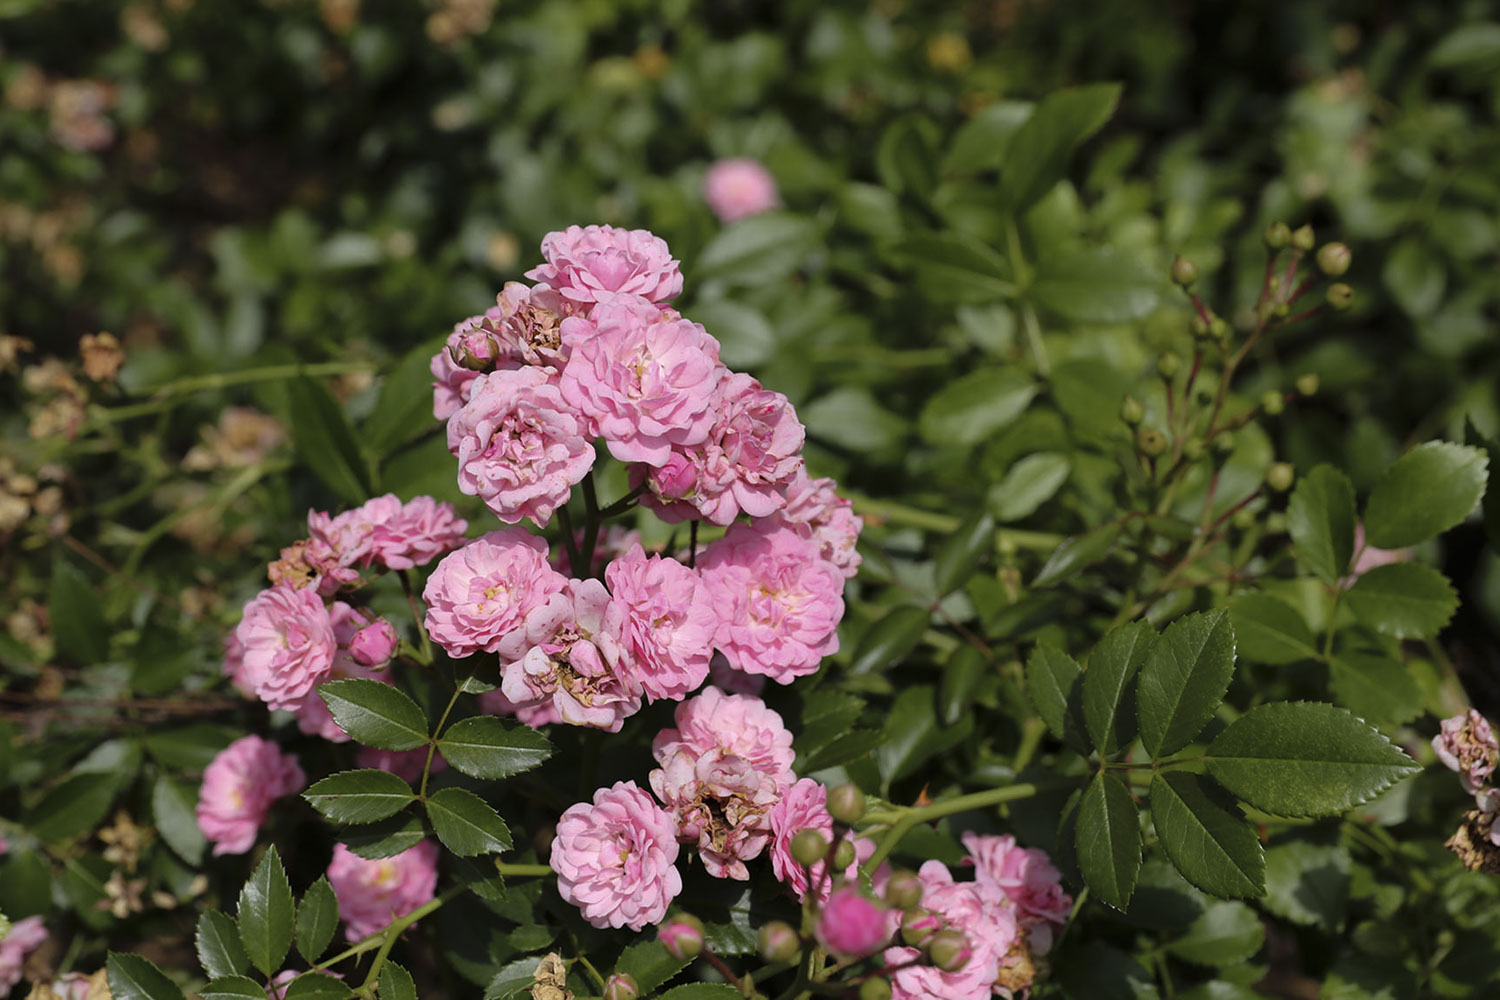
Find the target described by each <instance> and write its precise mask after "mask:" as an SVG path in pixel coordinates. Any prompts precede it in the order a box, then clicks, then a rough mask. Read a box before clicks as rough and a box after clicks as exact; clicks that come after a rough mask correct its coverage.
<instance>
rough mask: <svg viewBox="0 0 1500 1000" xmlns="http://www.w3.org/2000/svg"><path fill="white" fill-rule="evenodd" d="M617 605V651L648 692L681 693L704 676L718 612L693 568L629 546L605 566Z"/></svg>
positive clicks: (633, 679) (678, 695)
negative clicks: (622, 553) (623, 552)
mask: <svg viewBox="0 0 1500 1000" xmlns="http://www.w3.org/2000/svg"><path fill="white" fill-rule="evenodd" d="M604 579H605V581H606V582H607V583H608V585H609V591H610V595H611V597H612V598H613V599H614V601H615V602H616V603H617V604H619V605H620V606H621V607H620V623H621V633H620V645H621V655H622V656H623V657H624V660H625V662H626V663H628V675H629V680H630V681H631V682H633V684H634V686H636V687H638V688H639V689H640V690H641V691H642V692H643V693H644V694H645V695H646V696H647V697H649V698H652V699H657V698H682V697H683V696H684V695H686V694H688V693H689V692H691V691H693V690H695V689H696V688H698V687H699V686H701V685H702V684H703V681H704V680H705V679H706V678H707V677H708V660H709V656H710V655H711V654H712V652H713V640H714V631H715V629H716V628H717V627H718V624H719V618H718V615H716V614H715V613H714V609H713V605H712V604H710V603H709V598H708V591H707V590H706V589H705V588H704V586H703V583H702V581H701V580H700V579H699V578H698V574H697V573H695V572H693V571H692V570H691V569H689V568H688V567H686V566H684V565H683V564H682V563H680V562H677V561H676V560H675V559H668V558H663V557H662V556H650V557H648V556H647V555H646V553H645V552H644V551H643V550H642V549H641V547H640V546H639V545H635V546H632V547H631V548H630V549H629V550H628V551H627V552H625V554H624V555H622V556H620V557H619V558H617V559H615V560H614V561H613V562H611V563H610V564H609V567H608V568H607V569H606V570H605V573H604Z"/></svg>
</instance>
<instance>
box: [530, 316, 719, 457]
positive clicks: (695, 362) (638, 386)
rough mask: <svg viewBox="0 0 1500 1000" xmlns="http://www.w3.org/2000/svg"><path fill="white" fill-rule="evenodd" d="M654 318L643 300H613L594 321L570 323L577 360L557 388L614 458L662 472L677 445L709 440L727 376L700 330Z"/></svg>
mask: <svg viewBox="0 0 1500 1000" xmlns="http://www.w3.org/2000/svg"><path fill="white" fill-rule="evenodd" d="M652 312H653V310H652V308H651V306H650V305H649V304H647V303H645V302H643V301H642V300H640V299H635V300H630V299H623V300H622V299H611V300H609V301H607V302H602V303H600V305H599V307H598V308H597V309H595V310H594V313H593V316H592V317H591V319H588V320H583V319H570V320H567V321H566V322H565V323H564V324H563V329H564V332H565V333H567V334H568V337H569V339H570V341H571V343H572V350H573V353H572V355H571V356H570V357H569V358H568V366H567V367H566V368H564V369H563V373H562V380H561V381H560V382H559V383H558V388H559V389H560V390H561V391H562V396H563V398H564V399H566V400H567V401H568V403H569V404H570V405H571V406H573V407H575V408H576V409H577V411H578V412H579V413H581V414H583V416H584V417H586V418H587V419H588V420H589V421H590V422H591V423H592V424H593V425H594V427H595V428H597V430H598V433H599V434H600V435H601V436H602V437H603V438H604V441H605V443H606V444H607V445H608V446H609V453H610V454H611V455H613V456H614V457H615V458H617V459H619V460H620V461H622V462H645V463H647V464H649V465H661V464H662V463H663V462H665V461H666V460H667V458H668V456H669V455H670V454H671V451H672V446H673V445H693V444H697V443H699V442H700V441H703V440H704V439H705V438H707V437H708V432H709V428H710V427H711V426H712V425H713V419H714V410H713V401H714V389H715V387H716V386H717V385H718V383H719V379H720V378H721V377H722V375H723V374H724V368H723V366H722V365H720V364H719V342H718V341H717V340H715V339H714V338H712V337H710V336H709V335H708V334H707V333H706V332H704V330H703V327H701V326H699V325H698V324H697V323H692V322H689V321H688V320H685V319H663V318H661V317H660V316H659V315H658V316H656V318H655V320H654V321H652V320H651V318H650V314H651V313H652Z"/></svg>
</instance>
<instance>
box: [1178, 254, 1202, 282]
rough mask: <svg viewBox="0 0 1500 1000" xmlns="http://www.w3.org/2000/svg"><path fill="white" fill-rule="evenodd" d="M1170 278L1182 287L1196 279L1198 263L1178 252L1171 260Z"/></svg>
mask: <svg viewBox="0 0 1500 1000" xmlns="http://www.w3.org/2000/svg"><path fill="white" fill-rule="evenodd" d="M1172 280H1173V281H1175V282H1177V284H1179V285H1181V286H1182V287H1183V288H1186V287H1188V286H1189V285H1191V284H1192V283H1193V282H1195V281H1197V280H1198V265H1197V264H1194V263H1193V262H1192V261H1190V260H1188V259H1187V258H1186V257H1183V256H1182V255H1181V254H1179V255H1178V256H1177V257H1176V259H1174V260H1173V261H1172Z"/></svg>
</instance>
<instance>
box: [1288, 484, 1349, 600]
mask: <svg viewBox="0 0 1500 1000" xmlns="http://www.w3.org/2000/svg"><path fill="white" fill-rule="evenodd" d="M1354 524H1355V520H1354V484H1353V483H1351V482H1349V477H1348V476H1346V475H1344V474H1343V473H1342V472H1340V471H1339V470H1338V469H1335V468H1334V467H1333V466H1331V465H1320V466H1318V467H1317V468H1315V469H1313V470H1312V471H1311V472H1309V473H1308V474H1307V475H1305V476H1303V477H1302V478H1301V479H1299V480H1298V481H1297V488H1296V489H1294V490H1292V496H1291V499H1289V500H1288V501H1287V507H1286V525H1287V530H1288V531H1289V532H1291V535H1292V550H1293V551H1294V552H1296V554H1297V560H1298V562H1300V563H1302V565H1303V567H1304V568H1306V569H1307V570H1308V572H1310V573H1312V574H1313V575H1314V576H1316V577H1318V578H1319V579H1320V580H1322V581H1323V582H1324V583H1326V584H1330V585H1332V584H1336V583H1338V582H1339V580H1341V579H1342V578H1343V577H1344V574H1346V573H1348V572H1349V560H1350V559H1351V558H1352V557H1353V556H1354Z"/></svg>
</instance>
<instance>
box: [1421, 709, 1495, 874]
mask: <svg viewBox="0 0 1500 1000" xmlns="http://www.w3.org/2000/svg"><path fill="white" fill-rule="evenodd" d="M1432 749H1433V750H1434V751H1435V752H1436V753H1437V755H1438V760H1440V761H1442V762H1443V764H1444V765H1446V766H1447V767H1448V768H1449V769H1450V770H1453V771H1457V772H1458V777H1459V780H1460V781H1462V782H1463V786H1464V791H1466V792H1468V793H1469V794H1470V795H1472V796H1474V803H1475V805H1476V807H1477V809H1478V812H1479V815H1480V818H1481V819H1482V820H1483V822H1482V823H1481V824H1480V826H1479V828H1480V829H1481V830H1483V831H1486V832H1485V837H1486V838H1487V839H1488V840H1489V842H1490V844H1491V845H1493V846H1495V847H1500V788H1497V787H1495V786H1493V785H1491V784H1490V781H1491V779H1492V778H1493V777H1494V775H1495V769H1496V767H1497V766H1500V743H1497V741H1496V739H1495V731H1494V730H1493V729H1492V728H1491V727H1490V723H1489V720H1488V719H1486V718H1485V717H1484V716H1482V715H1480V714H1479V713H1478V712H1477V711H1475V710H1474V709H1472V708H1471V709H1469V710H1468V711H1467V712H1464V713H1463V714H1461V715H1455V716H1454V717H1453V718H1451V719H1444V720H1443V722H1442V725H1441V727H1440V728H1439V731H1438V734H1437V735H1436V736H1434V737H1433V738H1432Z"/></svg>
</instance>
